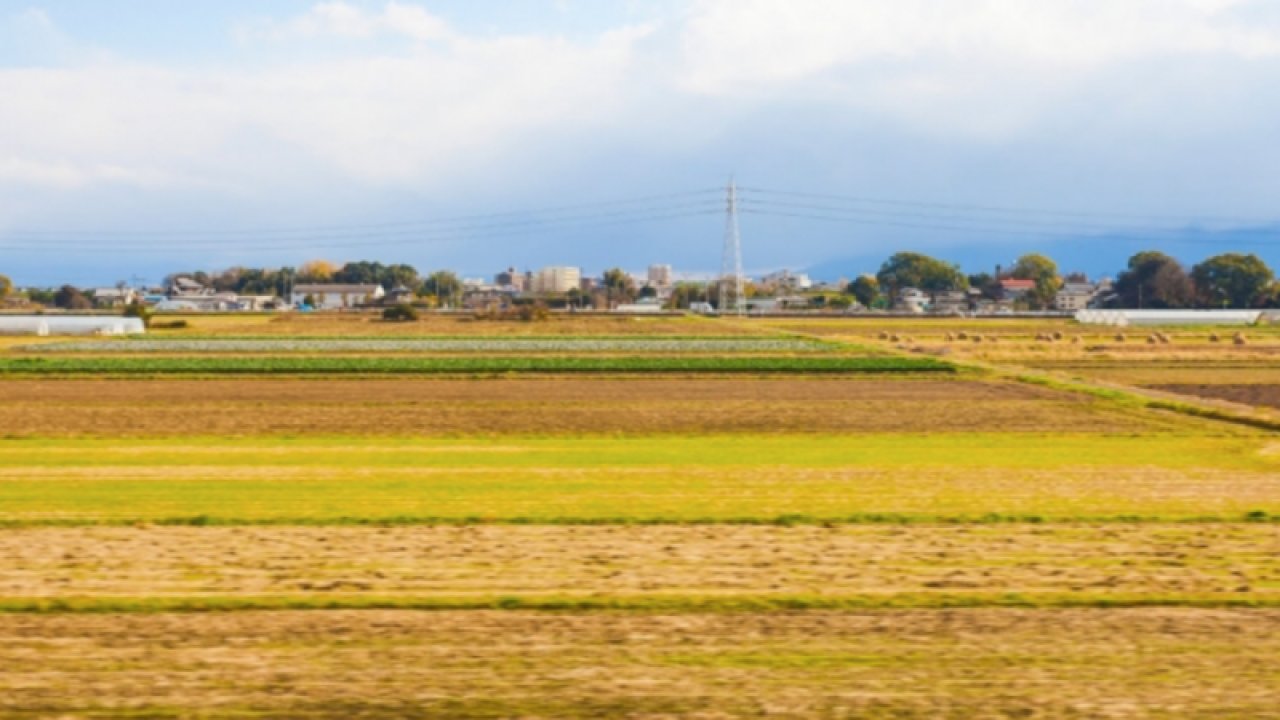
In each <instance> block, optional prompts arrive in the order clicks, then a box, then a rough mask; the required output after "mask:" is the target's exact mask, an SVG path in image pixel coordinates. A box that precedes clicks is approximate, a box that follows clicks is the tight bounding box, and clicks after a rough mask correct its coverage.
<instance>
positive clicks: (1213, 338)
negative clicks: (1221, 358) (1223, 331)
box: [1209, 333, 1222, 343]
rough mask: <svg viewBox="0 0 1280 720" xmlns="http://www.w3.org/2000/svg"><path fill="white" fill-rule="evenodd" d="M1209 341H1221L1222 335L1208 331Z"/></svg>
mask: <svg viewBox="0 0 1280 720" xmlns="http://www.w3.org/2000/svg"><path fill="white" fill-rule="evenodd" d="M1209 342H1211V343H1216V342H1222V336H1221V335H1218V333H1209Z"/></svg>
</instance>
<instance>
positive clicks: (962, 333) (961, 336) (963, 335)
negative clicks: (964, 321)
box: [956, 330, 969, 340]
mask: <svg viewBox="0 0 1280 720" xmlns="http://www.w3.org/2000/svg"><path fill="white" fill-rule="evenodd" d="M956 337H957V338H959V339H961V340H968V339H969V333H967V332H965V331H963V330H961V331H960V334H959V335H957V336H956Z"/></svg>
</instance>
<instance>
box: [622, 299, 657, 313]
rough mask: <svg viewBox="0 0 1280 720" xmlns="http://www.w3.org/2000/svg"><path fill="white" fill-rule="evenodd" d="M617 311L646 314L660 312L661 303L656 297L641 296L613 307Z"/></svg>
mask: <svg viewBox="0 0 1280 720" xmlns="http://www.w3.org/2000/svg"><path fill="white" fill-rule="evenodd" d="M613 311H614V312H618V313H630V314H633V315H635V314H641V315H642V314H646V313H660V312H662V303H661V302H659V300H658V298H641V299H640V300H637V301H636V302H633V303H622V304H620V305H618V306H617V307H615V308H614V309H613Z"/></svg>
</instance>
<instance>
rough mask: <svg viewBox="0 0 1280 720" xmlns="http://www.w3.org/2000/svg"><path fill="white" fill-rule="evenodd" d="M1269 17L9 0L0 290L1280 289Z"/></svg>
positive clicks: (4, 0) (862, 1)
mask: <svg viewBox="0 0 1280 720" xmlns="http://www.w3.org/2000/svg"><path fill="white" fill-rule="evenodd" d="M1278 138H1280V3H1277V2H1275V1H1274V0H1035V1H1034V2H1031V1H1028V0H685V1H679V0H617V1H616V2H607V1H606V0H591V1H587V0H438V1H430V0H416V1H415V0H397V1H395V2H386V1H385V0H378V1H370V2H363V1H361V0H343V1H338V2H314V1H304V0H274V1H267V0H254V1H250V0H220V1H219V2H207V3H194V2H184V3H176V2H169V1H168V0H112V2H101V0H61V1H58V0H0V273H7V274H10V275H12V276H13V277H14V278H15V280H17V281H18V282H19V283H52V282H57V281H63V280H70V281H74V282H79V283H114V282H115V281H117V280H121V279H127V278H129V277H131V276H132V275H139V276H141V277H145V278H148V279H150V280H152V281H155V280H158V279H159V277H160V276H162V275H163V274H165V273H167V272H170V271H173V270H179V269H189V268H205V269H217V268H221V267H226V266H230V265H234V264H246V265H248V264H270V265H280V264H294V265H296V264H298V263H301V262H303V261H305V260H307V259H310V258H313V257H327V258H330V259H333V260H337V261H342V260H352V259H361V258H368V259H378V260H382V261H384V262H410V263H413V264H415V265H417V266H418V267H419V268H420V269H423V270H430V269H435V268H440V267H452V268H456V269H458V270H460V271H463V272H464V273H465V274H468V275H481V274H486V275H487V274H492V272H494V271H495V270H497V269H500V268H503V267H506V266H507V265H517V266H520V267H525V266H537V265H542V264H576V265H581V266H583V267H584V269H586V270H588V271H590V272H598V271H599V270H600V269H602V268H603V267H605V266H611V265H615V264H617V265H622V266H623V267H627V268H630V269H639V268H643V267H644V266H645V265H647V264H649V263H652V262H667V263H672V264H674V265H675V266H676V267H677V269H679V270H684V271H689V272H699V271H704V272H705V271H715V270H716V269H717V268H718V267H719V263H720V248H721V243H722V239H723V232H724V231H723V226H724V217H723V205H724V199H723V194H724V193H723V191H722V190H721V188H722V187H723V186H724V185H725V184H726V183H727V182H728V180H729V178H730V176H733V177H735V178H736V180H737V182H738V183H740V184H741V185H742V186H743V190H742V195H741V197H742V206H741V207H742V210H743V213H742V216H741V220H742V233H743V247H744V253H745V262H746V266H747V268H748V269H749V270H756V271H760V270H768V269H774V268H779V267H792V268H812V269H814V270H816V271H817V272H818V274H820V275H823V276H831V277H833V278H834V277H836V276H838V275H851V274H853V273H856V272H861V271H866V270H874V269H875V268H876V266H877V265H878V264H879V262H880V260H881V259H883V257H884V256H885V255H887V254H888V253H890V252H893V251H895V250H900V249H915V250H922V251H926V252H932V253H936V254H938V255H940V256H943V257H946V258H948V259H951V260H954V261H957V262H960V263H961V264H962V265H963V266H965V267H966V268H967V269H971V270H979V269H986V268H988V267H991V266H992V265H994V264H995V263H998V262H1006V263H1007V262H1008V261H1009V260H1011V259H1012V258H1013V257H1016V255H1017V254H1019V253H1020V252H1023V251H1026V250H1040V251H1047V252H1049V253H1050V254H1052V255H1054V256H1055V257H1057V258H1058V259H1059V261H1060V264H1061V265H1062V266H1063V269H1064V270H1074V269H1080V270H1085V271H1088V272H1091V273H1094V274H1103V273H1111V272H1114V271H1115V270H1116V269H1118V268H1119V267H1121V266H1122V265H1123V263H1124V261H1125V259H1126V257H1127V256H1128V254H1130V253H1131V252H1133V251H1135V250H1137V249H1140V248H1143V247H1148V246H1151V247H1162V248H1164V249H1166V250H1168V251H1169V252H1171V253H1172V254H1175V255H1177V256H1179V257H1181V258H1183V259H1184V260H1186V261H1188V262H1194V261H1196V260H1198V259H1200V258H1202V257H1204V256H1206V255H1209V254H1213V253H1215V252H1222V251H1228V250H1238V251H1248V252H1257V253H1259V254H1261V255H1262V256H1263V257H1264V258H1265V259H1267V260H1268V261H1270V262H1271V263H1272V264H1273V265H1280V232H1277V231H1276V228H1277V227H1278V226H1277V224H1276V222H1277V220H1280V140H1278Z"/></svg>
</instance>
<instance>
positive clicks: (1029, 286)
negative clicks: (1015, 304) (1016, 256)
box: [1000, 278, 1036, 300]
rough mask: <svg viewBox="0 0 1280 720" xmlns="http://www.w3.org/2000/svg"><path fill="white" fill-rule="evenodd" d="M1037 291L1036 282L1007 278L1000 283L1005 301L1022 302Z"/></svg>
mask: <svg viewBox="0 0 1280 720" xmlns="http://www.w3.org/2000/svg"><path fill="white" fill-rule="evenodd" d="M1035 289H1036V281H1035V280H1019V279H1017V278H1005V279H1003V280H1001V281H1000V294H1001V295H1003V296H1004V299H1005V300H1021V299H1022V298H1024V297H1026V296H1027V295H1028V294H1030V293H1031V292H1032V291H1034V290H1035Z"/></svg>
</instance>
